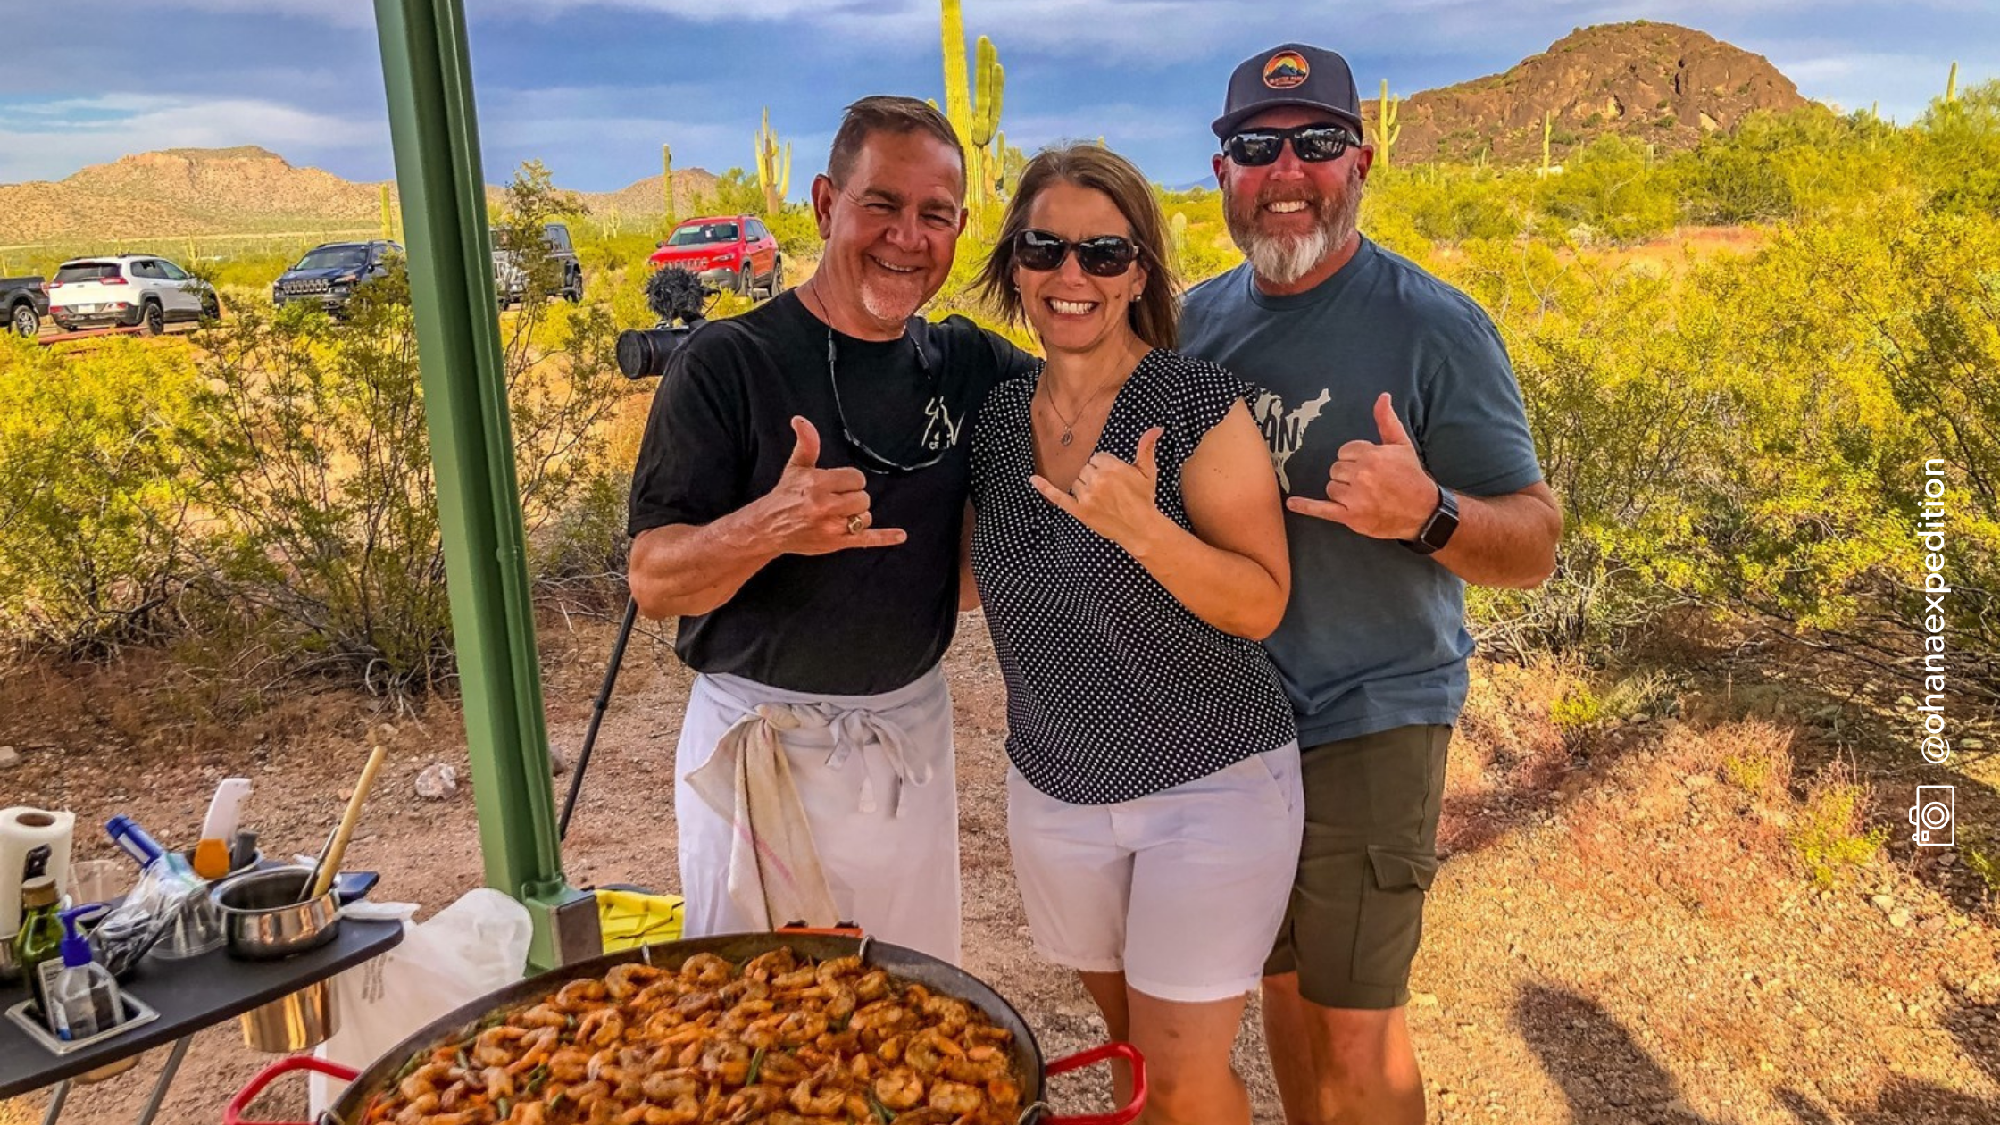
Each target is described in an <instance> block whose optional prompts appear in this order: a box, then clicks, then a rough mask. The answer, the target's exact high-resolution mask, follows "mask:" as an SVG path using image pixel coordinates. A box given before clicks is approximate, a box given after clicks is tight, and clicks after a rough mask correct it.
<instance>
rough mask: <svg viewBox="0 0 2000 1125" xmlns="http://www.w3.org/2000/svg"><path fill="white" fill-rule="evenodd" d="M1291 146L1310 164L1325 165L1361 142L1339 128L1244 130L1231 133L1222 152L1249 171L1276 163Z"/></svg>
mask: <svg viewBox="0 0 2000 1125" xmlns="http://www.w3.org/2000/svg"><path fill="white" fill-rule="evenodd" d="M1286 141H1290V142H1292V152H1293V153H1294V154H1295V155H1296V156H1298V158H1299V159H1300V160H1303V161H1305V162H1306V163H1307V164H1324V163H1325V162H1327V161H1329V160H1337V159H1339V157H1340V154H1341V153H1343V152H1346V151H1347V150H1348V149H1349V148H1350V147H1352V146H1354V145H1358V144H1360V143H1361V141H1360V140H1359V139H1358V138H1356V137H1355V135H1354V134H1353V133H1350V132H1348V131H1347V130H1345V129H1343V128H1341V127H1340V126H1338V125H1300V126H1297V127H1296V128H1291V129H1245V130H1243V131H1242V132H1240V133H1232V134H1230V136H1229V139H1228V140H1225V141H1223V142H1222V151H1223V152H1225V153H1227V154H1228V155H1229V159H1231V160H1233V161H1235V162H1236V163H1238V164H1241V165H1243V166H1244V167H1246V168H1254V167H1256V166H1258V165H1260V164H1271V163H1274V162H1276V161H1277V159H1278V154H1279V153H1280V152H1282V151H1284V148H1285V142H1286Z"/></svg>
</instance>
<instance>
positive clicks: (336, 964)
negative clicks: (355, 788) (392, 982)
mask: <svg viewBox="0 0 2000 1125" xmlns="http://www.w3.org/2000/svg"><path fill="white" fill-rule="evenodd" d="M402 940H403V924H402V923H401V922H383V921H366V920H358V919H354V918H343V919H341V923H340V929H339V931H338V932H337V933H336V934H335V935H334V939H333V940H332V941H331V942H328V943H327V944H326V945H323V946H321V947H320V948H318V949H315V950H313V951H311V952H309V953H300V954H297V955H295V956H292V957H287V958H285V959H284V960H282V961H238V960H236V959H234V958H232V957H230V956H229V954H228V953H227V952H226V951H224V950H221V949H217V950H214V951H212V952H209V953H204V954H202V955H201V956H199V957H190V958H187V959H186V960H182V961H162V960H159V959H158V958H151V957H149V958H147V959H146V960H145V961H143V962H141V963H140V965H139V969H138V971H137V972H135V973H134V974H133V975H132V979H131V981H130V982H129V983H128V984H127V986H126V987H127V988H128V989H129V990H130V991H131V992H132V993H133V995H135V996H137V997H138V998H139V999H140V1000H143V1001H145V1002H146V1003H147V1004H148V1005H150V1006H151V1007H152V1008H153V1009H154V1010H155V1011H157V1012H159V1013H160V1018H158V1019H156V1020H154V1021H153V1022H151V1023H148V1024H142V1025H140V1026H139V1027H136V1028H133V1029H132V1030H131V1031H128V1032H126V1033H125V1034H123V1035H119V1036H116V1037H114V1038H111V1039H108V1040H106V1041H105V1042H103V1043H99V1044H97V1045H95V1046H92V1047H88V1048H85V1049H84V1050H81V1051H78V1052H76V1053H74V1054H69V1055H55V1054H51V1053H50V1052H49V1050H48V1049H47V1048H46V1047H43V1046H42V1045H41V1044H39V1043H37V1042H35V1041H34V1040H33V1039H31V1038H29V1037H28V1034H27V1033H26V1032H24V1031H22V1030H21V1029H20V1028H19V1027H18V1026H16V1025H15V1023H14V1021H13V1020H10V1019H7V1018H5V1017H4V1016H0V1098H11V1097H14V1096H16V1095H19V1094H25V1093H28V1092H30V1091H33V1090H39V1089H41V1088H42V1087H44V1086H48V1085H51V1084H54V1085H55V1088H56V1089H55V1093H54V1094H53V1095H52V1096H51V1097H50V1099H49V1108H48V1111H47V1112H46V1113H44V1114H43V1115H42V1122H43V1125H54V1122H55V1120H56V1118H57V1117H59V1116H60V1115H61V1114H62V1109H63V1102H64V1100H65V1099H67V1098H68V1097H69V1088H70V1081H71V1079H73V1078H75V1077H76V1076H77V1075H79V1074H85V1073H87V1072H89V1071H93V1070H96V1069H97V1068H99V1067H101V1066H106V1065H108V1064H110V1063H115V1062H118V1061H119V1060H121V1059H126V1058H130V1057H131V1056H133V1055H137V1054H139V1053H140V1052H142V1051H146V1050H149V1049H151V1048H153V1047H158V1046H160V1045H161V1044H164V1043H172V1044H173V1048H174V1049H173V1051H172V1053H170V1054H169V1055H168V1056H167V1065H166V1068H165V1069H164V1070H162V1071H161V1072H160V1077H159V1080H158V1081H157V1082H155V1083H154V1084H153V1096H152V1097H151V1098H149V1099H148V1100H147V1102H146V1107H145V1109H143V1110H141V1111H140V1113H139V1125H150V1123H151V1121H152V1120H153V1115H154V1114H156V1113H158V1112H159V1110H160V1102H161V1101H162V1100H163V1099H164V1098H165V1097H166V1095H167V1086H168V1085H169V1084H170V1083H172V1082H173V1080H174V1072H175V1071H176V1070H178V1069H179V1068H180V1065H181V1059H182V1057H183V1056H185V1055H186V1054H187V1048H188V1042H189V1041H190V1040H191V1039H193V1037H194V1033H195V1032H197V1031H201V1030H202V1029H204V1028H208V1027H212V1026H214V1025H216V1024H218V1023H221V1022H223V1021H224V1020H226V1019H229V1018H230V1017H231V1016H238V1015H242V1014H243V1013H244V1012H248V1011H250V1010H252V1009H254V1008H257V1007H259V1006H261V1005H263V1004H265V1003H266V1002H268V1001H271V1000H276V999H279V998H280V997H283V996H289V995H291V994H292V993H294V992H297V991H298V990H299V989H301V988H304V987H305V986H307V985H309V984H312V983H313V982H315V981H322V980H325V979H326V978H328V977H330V976H333V975H334V974H335V973H338V972H340V971H342V970H343V969H349V968H352V967H354V966H355V965H359V964H361V963H362V962H363V961H367V960H369V959H370V958H373V957H375V956H377V955H378V954H381V953H383V952H384V951H386V950H388V949H390V948H391V947H393V946H395V945H396V943H397V942H400V941H402ZM26 998H27V986H26V985H21V986H19V987H7V988H0V1011H4V1010H5V1009H7V1008H11V1007H13V1006H14V1005H15V1004H17V1003H19V1002H21V1001H22V1000H24V999H26Z"/></svg>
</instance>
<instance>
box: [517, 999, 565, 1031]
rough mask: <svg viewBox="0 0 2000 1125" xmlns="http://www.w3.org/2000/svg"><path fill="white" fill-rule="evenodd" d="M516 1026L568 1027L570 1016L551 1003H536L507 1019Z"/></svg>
mask: <svg viewBox="0 0 2000 1125" xmlns="http://www.w3.org/2000/svg"><path fill="white" fill-rule="evenodd" d="M507 1022H508V1023H511V1024H513V1025H515V1026H516V1027H524V1028H533V1027H568V1026H569V1024H570V1017H569V1016H568V1015H567V1014H566V1013H563V1012H559V1011H557V1010H556V1008H555V1005H553V1004H547V1003H542V1004H537V1005H535V1006H534V1007H532V1008H529V1009H528V1010H527V1011H525V1012H520V1013H517V1014H516V1015H515V1016H514V1017H513V1018H512V1019H510V1020H508V1021H507Z"/></svg>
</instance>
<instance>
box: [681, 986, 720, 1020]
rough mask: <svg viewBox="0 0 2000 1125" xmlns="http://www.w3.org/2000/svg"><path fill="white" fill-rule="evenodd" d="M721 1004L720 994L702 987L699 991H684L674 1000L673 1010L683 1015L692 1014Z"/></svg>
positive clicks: (697, 1013)
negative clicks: (684, 992)
mask: <svg viewBox="0 0 2000 1125" xmlns="http://www.w3.org/2000/svg"><path fill="white" fill-rule="evenodd" d="M721 1004H722V997H721V996H720V995H718V994H717V993H715V992H713V991H711V990H708V989H703V990H702V991H700V992H689V993H686V994H684V995H682V996H681V998H680V999H679V1000H676V1001H674V1011H676V1012H679V1013H680V1014H681V1015H683V1016H694V1015H699V1014H700V1013H702V1012H706V1011H708V1010H710V1009H712V1008H716V1007H720V1006H721Z"/></svg>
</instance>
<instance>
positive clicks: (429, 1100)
mask: <svg viewBox="0 0 2000 1125" xmlns="http://www.w3.org/2000/svg"><path fill="white" fill-rule="evenodd" d="M437 1110H438V1096H437V1094H435V1093H429V1094H420V1095H418V1096H417V1097H414V1098H411V1099H410V1102H409V1104H408V1105H406V1106H404V1107H403V1109H402V1112H400V1113H398V1114H397V1115H396V1121H397V1122H398V1125H418V1123H419V1122H421V1121H423V1120H424V1119H425V1118H427V1117H429V1116H430V1115H431V1114H433V1113H436V1112H437Z"/></svg>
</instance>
